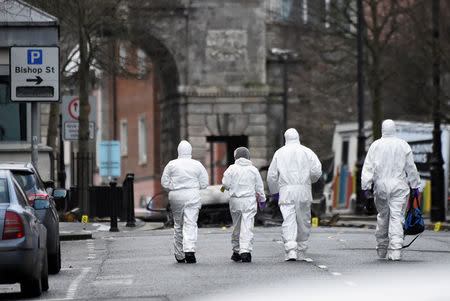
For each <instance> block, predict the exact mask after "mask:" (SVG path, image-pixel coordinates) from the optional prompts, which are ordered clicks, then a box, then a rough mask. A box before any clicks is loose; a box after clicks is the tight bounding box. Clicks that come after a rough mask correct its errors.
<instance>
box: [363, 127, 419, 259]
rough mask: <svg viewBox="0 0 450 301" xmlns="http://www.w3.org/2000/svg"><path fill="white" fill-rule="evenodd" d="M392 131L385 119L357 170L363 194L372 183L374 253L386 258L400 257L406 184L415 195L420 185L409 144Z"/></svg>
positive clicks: (408, 190)
mask: <svg viewBox="0 0 450 301" xmlns="http://www.w3.org/2000/svg"><path fill="white" fill-rule="evenodd" d="M395 132H396V131H395V123H394V121H392V120H390V119H387V120H385V121H384V122H383V124H382V137H381V138H380V139H378V140H376V141H374V142H373V143H372V145H371V146H370V148H369V151H368V152H367V156H366V159H365V161H364V166H363V170H362V173H361V188H362V189H363V190H365V194H367V193H368V191H369V190H370V189H371V187H372V184H373V190H374V197H375V206H376V208H377V211H378V215H377V229H376V231H375V237H376V240H377V253H378V256H379V257H380V258H386V255H387V256H388V259H390V260H400V259H401V249H402V247H403V223H404V220H405V209H406V205H407V201H408V198H409V193H410V188H411V189H412V193H414V194H416V195H418V194H419V185H420V177H419V173H418V172H417V168H416V165H415V164H414V160H413V154H412V151H411V147H410V146H409V145H408V143H407V142H405V141H404V140H402V139H400V138H397V137H395ZM408 184H409V186H408Z"/></svg>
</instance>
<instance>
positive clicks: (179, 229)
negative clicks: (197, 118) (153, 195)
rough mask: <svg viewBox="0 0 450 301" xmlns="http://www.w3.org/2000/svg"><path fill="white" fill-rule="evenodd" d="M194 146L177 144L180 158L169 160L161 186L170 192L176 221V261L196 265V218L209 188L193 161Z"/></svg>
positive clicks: (203, 171) (201, 171)
mask: <svg viewBox="0 0 450 301" xmlns="http://www.w3.org/2000/svg"><path fill="white" fill-rule="evenodd" d="M191 154H192V146H191V145H190V144H189V142H187V141H186V140H183V141H181V142H180V144H179V145H178V159H175V160H172V161H170V162H169V163H168V164H167V165H166V167H165V168H164V172H163V174H162V176H161V185H162V187H163V188H164V189H166V190H168V191H169V202H170V208H171V209H172V213H173V220H174V249H175V259H176V260H177V261H178V262H179V263H184V262H186V263H195V262H196V258H195V244H196V242H197V219H198V213H199V211H200V207H201V199H200V189H205V188H206V187H208V173H207V172H206V169H205V168H204V167H203V165H202V164H201V163H200V162H199V161H197V160H193V159H191Z"/></svg>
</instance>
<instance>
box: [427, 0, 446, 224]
mask: <svg viewBox="0 0 450 301" xmlns="http://www.w3.org/2000/svg"><path fill="white" fill-rule="evenodd" d="M439 6H440V3H439V0H433V4H432V19H433V21H432V22H433V43H432V47H433V88H434V89H433V91H434V93H433V94H434V95H433V121H434V129H433V153H432V154H431V160H430V173H431V221H432V222H437V221H445V219H446V212H445V200H444V195H445V193H444V189H445V187H444V170H443V168H442V165H443V164H444V160H443V158H442V152H441V150H442V144H441V118H440V70H439V68H440V49H439V10H440V7H439Z"/></svg>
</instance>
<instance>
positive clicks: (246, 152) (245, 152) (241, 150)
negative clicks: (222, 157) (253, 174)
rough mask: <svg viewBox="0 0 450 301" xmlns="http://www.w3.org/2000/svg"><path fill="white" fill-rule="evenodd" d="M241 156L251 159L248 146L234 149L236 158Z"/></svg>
mask: <svg viewBox="0 0 450 301" xmlns="http://www.w3.org/2000/svg"><path fill="white" fill-rule="evenodd" d="M239 158H245V159H247V160H250V152H249V150H248V149H247V148H246V147H243V146H241V147H238V148H236V150H235V151H234V160H237V159H239Z"/></svg>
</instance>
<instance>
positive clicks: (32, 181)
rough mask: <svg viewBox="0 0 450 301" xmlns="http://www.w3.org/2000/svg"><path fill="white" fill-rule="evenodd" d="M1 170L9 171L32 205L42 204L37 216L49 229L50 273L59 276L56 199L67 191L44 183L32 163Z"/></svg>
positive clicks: (2, 166)
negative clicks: (38, 202) (35, 203)
mask: <svg viewBox="0 0 450 301" xmlns="http://www.w3.org/2000/svg"><path fill="white" fill-rule="evenodd" d="M0 169H8V170H10V171H11V172H12V174H13V176H14V178H15V180H16V181H17V182H18V183H19V185H20V186H21V187H22V189H23V190H24V191H25V194H26V195H27V197H28V201H29V202H30V204H31V205H33V204H34V202H36V201H37V200H39V201H40V203H41V204H42V205H41V206H40V208H39V209H36V210H35V211H36V215H37V217H38V218H39V219H40V220H41V222H42V223H43V224H44V226H45V227H46V228H47V252H48V271H49V273H50V274H57V273H58V272H59V271H60V270H61V243H60V240H59V215H58V211H57V209H56V205H55V201H54V197H55V196H59V197H61V195H64V196H65V194H66V190H65V189H54V182H53V181H47V182H43V181H42V179H41V176H40V175H39V173H38V171H37V170H36V169H35V168H34V167H33V165H32V164H31V163H19V162H12V163H1V164H0Z"/></svg>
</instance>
